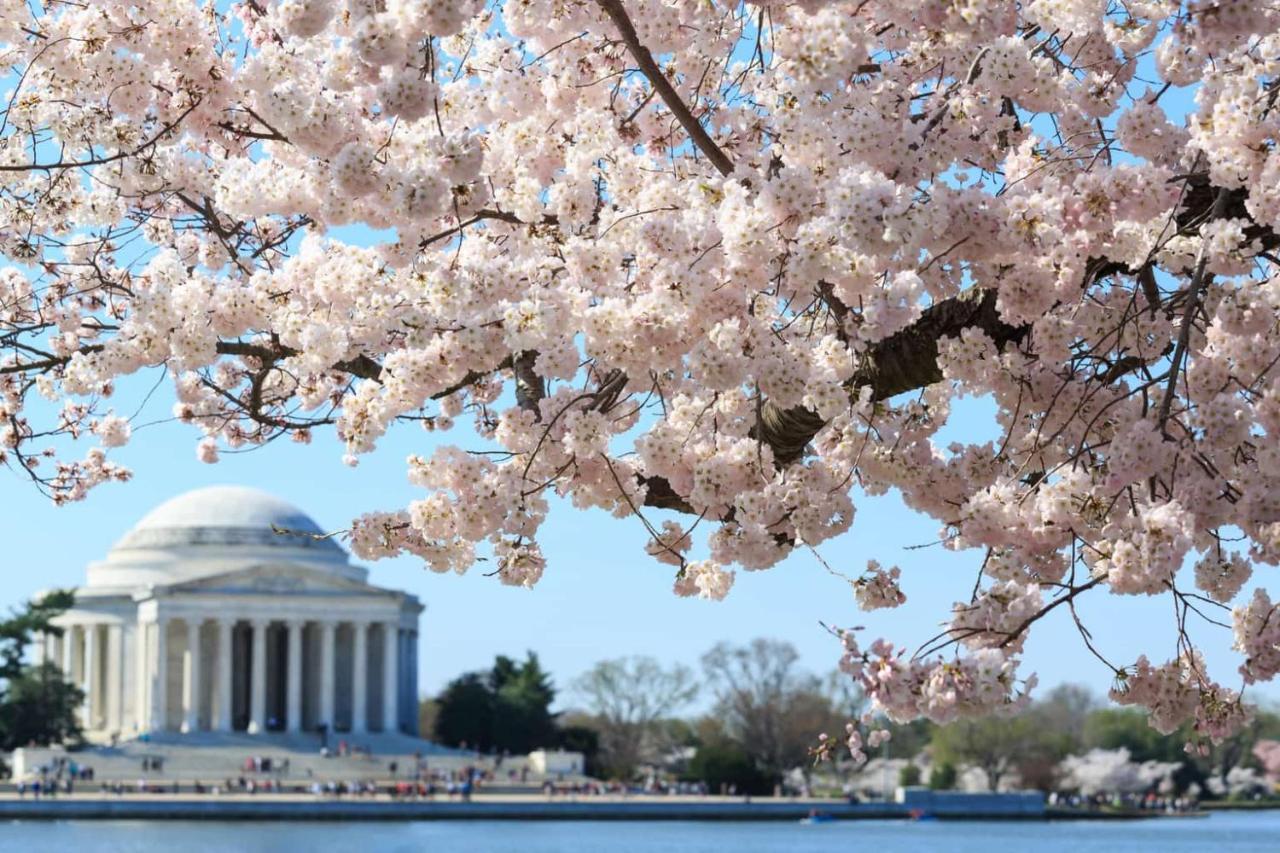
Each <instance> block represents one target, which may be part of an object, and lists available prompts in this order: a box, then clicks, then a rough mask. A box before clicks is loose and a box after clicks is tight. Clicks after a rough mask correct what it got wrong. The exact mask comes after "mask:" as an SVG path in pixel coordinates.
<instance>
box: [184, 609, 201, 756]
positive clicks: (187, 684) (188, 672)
mask: <svg viewBox="0 0 1280 853" xmlns="http://www.w3.org/2000/svg"><path fill="white" fill-rule="evenodd" d="M186 621H187V648H186V651H185V652H184V653H183V655H182V731H184V732H194V731H199V729H200V681H201V678H200V620H199V619H196V618H192V617H190V616H188V617H187V620H186Z"/></svg>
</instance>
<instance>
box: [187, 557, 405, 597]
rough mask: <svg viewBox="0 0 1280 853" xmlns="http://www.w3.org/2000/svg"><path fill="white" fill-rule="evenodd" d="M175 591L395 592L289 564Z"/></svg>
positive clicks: (212, 577) (211, 579)
mask: <svg viewBox="0 0 1280 853" xmlns="http://www.w3.org/2000/svg"><path fill="white" fill-rule="evenodd" d="M167 590H168V591H169V592H170V593H174V592H211V593H236V594H241V595H244V594H262V593H266V594H269V595H322V594H325V593H330V594H332V593H345V594H347V595H353V594H354V595H360V594H363V595H395V594H396V593H395V592H393V591H392V590H388V589H382V588H381V587H376V586H371V585H369V584H366V583H361V582H360V581H355V580H351V579H349V578H344V577H341V576H338V575H334V574H332V573H330V572H325V571H320V570H317V569H312V568H308V567H306V566H299V565H289V564H281V565H274V564H263V565H259V566H252V567H250V568H247V569H238V570H236V571H231V572H226V573H223V574H215V575H208V576H205V577H202V578H196V579H194V580H190V581H185V582H183V583H176V584H173V585H172V586H169V587H167Z"/></svg>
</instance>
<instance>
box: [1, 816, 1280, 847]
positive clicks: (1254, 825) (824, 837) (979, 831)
mask: <svg viewBox="0 0 1280 853" xmlns="http://www.w3.org/2000/svg"><path fill="white" fill-rule="evenodd" d="M997 844H998V845H999V847H1000V849H1001V850H1003V851H1008V853H1018V851H1023V850H1035V851H1041V850H1043V851H1049V853H1078V851H1098V853H1121V851H1130V850H1135V851H1158V852H1159V853H1182V851H1187V853H1191V851H1195V853H1206V851H1209V853H1246V851H1247V853H1277V851H1280V812H1261V813H1252V814H1246V813H1234V814H1216V815H1213V816H1211V817H1207V818H1178V819H1169V820H1147V821H1098V822H1093V821H1088V822H1085V821H1081V822H1061V823H941V822H936V821H926V822H920V823H904V822H901V821H856V822H852V821H850V822H842V823H831V824H822V825H817V826H801V825H799V824H790V823H686V822H677V821H672V822H669V823H668V822H663V823H657V822H654V823H649V822H644V823H620V822H619V823H614V822H598V823H597V822H559V821H556V822H550V821H549V822H531V823H508V822H501V821H494V822H491V823H490V822H480V821H459V822H448V821H440V822H424V823H254V822H247V823H231V822H228V823H213V822H191V823H187V822H177V821H165V822H157V823H144V822H139V821H83V822H79V821H66V822H58V823H44V822H21V821H16V822H10V823H7V824H3V825H0V851H8V850H22V851H27V853H30V851H43V850H53V851H76V853H87V851H96V850H107V851H123V853H160V851H164V853H171V851H172V852H173V853H206V851H215V850H216V851H223V850H231V851H245V853H258V851H270V853H274V851H290V853H293V851H303V853H320V851H329V850H335V851H348V853H398V851H406V853H408V851H412V852H413V853H435V851H440V853H453V851H461V853H590V851H597V850H599V851H610V853H614V852H615V851H616V853H641V851H644V853H649V851H663V853H772V851H785V853H836V851H839V853H857V851H869V853H905V851H912V852H913V853H914V851H926V852H927V853H935V851H958V853H992V850H993V847H994V846H995V845H997Z"/></svg>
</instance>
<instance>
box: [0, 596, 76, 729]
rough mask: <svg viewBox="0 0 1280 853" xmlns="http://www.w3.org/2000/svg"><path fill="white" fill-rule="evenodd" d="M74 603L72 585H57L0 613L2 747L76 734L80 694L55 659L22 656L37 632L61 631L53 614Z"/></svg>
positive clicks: (56, 633) (0, 726)
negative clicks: (61, 587)
mask: <svg viewBox="0 0 1280 853" xmlns="http://www.w3.org/2000/svg"><path fill="white" fill-rule="evenodd" d="M73 603H74V595H73V593H72V592H71V591H69V590H56V591H54V592H51V593H49V594H47V595H46V596H44V597H43V598H41V599H40V600H39V601H31V602H28V603H27V604H26V605H24V606H23V607H22V608H21V609H19V610H16V611H13V613H12V614H11V615H10V616H9V618H7V619H0V682H2V685H0V749H4V750H11V749H16V748H17V747H20V746H27V745H29V744H39V745H42V746H43V745H47V744H51V743H63V742H66V741H76V740H79V739H80V737H81V732H80V724H79V722H78V721H77V719H76V713H75V711H76V708H77V707H79V705H80V703H81V702H82V701H83V700H84V694H83V693H82V692H81V691H80V689H79V688H77V687H76V686H75V685H74V684H70V683H69V682H67V681H66V680H65V677H64V675H63V673H62V670H61V669H59V668H58V667H57V666H55V665H54V664H49V663H39V664H36V665H29V664H27V663H25V662H24V660H23V659H24V657H25V655H26V650H27V647H28V646H30V645H31V641H32V639H33V638H34V637H35V636H36V635H37V634H44V633H49V634H54V635H59V636H60V635H61V633H62V632H61V629H59V628H57V627H56V626H54V625H53V624H52V623H51V620H52V619H53V618H54V617H55V616H57V615H58V614H60V613H63V612H65V611H66V610H67V609H68V608H70V607H71V605H72V604H73Z"/></svg>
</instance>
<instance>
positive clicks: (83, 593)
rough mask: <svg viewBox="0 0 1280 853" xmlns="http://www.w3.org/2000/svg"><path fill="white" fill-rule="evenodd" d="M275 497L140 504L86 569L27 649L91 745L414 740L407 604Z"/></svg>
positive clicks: (233, 492) (231, 490) (212, 491)
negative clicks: (299, 735)
mask: <svg viewBox="0 0 1280 853" xmlns="http://www.w3.org/2000/svg"><path fill="white" fill-rule="evenodd" d="M367 578H368V570H367V569H365V568H363V567H361V566H357V565H354V564H353V563H352V562H351V561H350V559H349V558H348V555H347V553H346V552H345V551H344V550H343V549H342V548H341V546H339V545H338V544H337V543H336V542H335V541H334V540H333V539H332V538H328V537H326V536H324V534H323V533H322V531H321V530H320V528H319V527H317V525H316V523H315V522H314V521H312V520H311V519H310V518H309V517H308V516H307V515H306V514H305V513H303V512H302V511H301V510H299V509H297V508H296V507H294V506H292V505H290V504H289V503H287V502H285V501H282V500H280V499H278V498H275V497H273V496H271V495H268V494H265V493H263V492H260V491H257V490H255V489H248V488H243V487H238V486H214V487H210V488H205V489H198V490H196V491H193V492H188V493H187V494H184V495H180V496H178V497H176V498H173V499H172V500H170V501H168V502H166V503H164V504H161V505H160V506H159V507H157V508H156V509H154V510H152V511H151V512H150V513H149V514H148V515H147V516H146V517H144V518H143V519H142V521H140V522H139V523H138V524H137V525H136V526H135V527H134V528H133V529H132V530H130V531H129V532H128V533H127V534H125V536H124V537H123V538H122V539H121V540H120V541H119V542H118V543H117V544H116V546H115V547H114V548H113V549H112V550H111V551H110V553H109V554H108V555H107V557H106V559H105V560H102V561H100V562H97V563H93V564H91V565H90V566H89V570H88V578H87V583H86V584H85V586H83V587H81V588H79V589H77V590H76V601H75V607H74V609H72V610H70V611H68V612H66V613H65V614H63V615H61V616H60V617H58V618H57V619H56V620H55V623H56V624H57V625H58V626H59V627H61V628H62V629H63V634H62V636H61V637H57V636H53V635H50V636H47V637H45V638H43V642H42V643H41V644H40V646H39V653H40V654H43V655H44V656H45V658H46V659H47V660H51V661H52V662H54V663H57V664H59V665H60V666H61V667H62V669H63V672H64V673H66V674H68V676H69V678H70V679H71V680H72V681H73V682H75V683H76V684H78V685H79V686H80V687H81V688H82V689H83V690H84V693H85V702H84V707H83V709H82V725H83V728H84V729H85V731H86V733H87V734H88V736H89V738H90V739H92V740H99V741H101V740H106V739H110V738H112V737H120V738H130V737H135V736H137V735H140V734H143V733H157V732H169V731H178V732H203V731H210V732H237V731H239V732H248V733H250V734H257V733H261V732H268V731H281V732H302V731H318V730H320V729H322V728H324V729H326V730H328V731H337V732H351V733H355V734H360V733H366V732H384V733H393V732H398V733H404V734H413V735H416V734H417V719H418V710H417V695H418V685H417V672H418V655H417V649H418V619H419V615H420V614H421V612H422V609H423V608H422V605H421V604H419V603H418V600H417V599H416V598H414V597H413V596H411V595H408V594H406V593H403V592H398V591H396V590H390V589H383V588H380V587H376V586H372V585H370V584H369V583H368V582H367Z"/></svg>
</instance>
